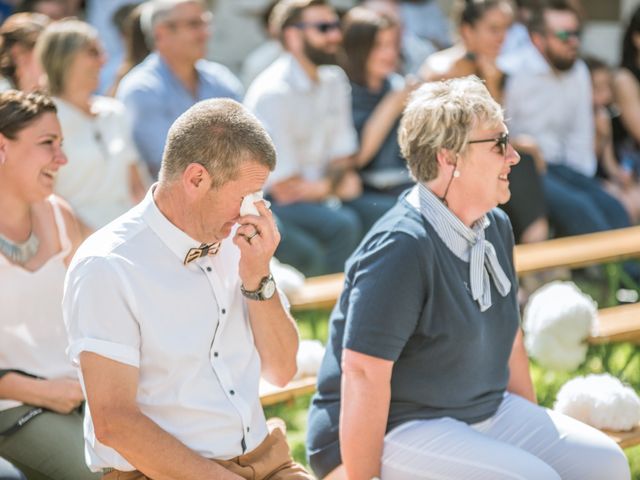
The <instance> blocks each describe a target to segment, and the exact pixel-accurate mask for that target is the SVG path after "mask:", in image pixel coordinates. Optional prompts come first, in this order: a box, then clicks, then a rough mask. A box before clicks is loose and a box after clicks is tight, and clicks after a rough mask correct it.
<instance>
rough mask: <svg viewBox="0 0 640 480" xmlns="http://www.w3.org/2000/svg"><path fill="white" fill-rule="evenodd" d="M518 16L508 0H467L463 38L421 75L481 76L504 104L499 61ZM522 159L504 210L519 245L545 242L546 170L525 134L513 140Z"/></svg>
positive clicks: (434, 57)
mask: <svg viewBox="0 0 640 480" xmlns="http://www.w3.org/2000/svg"><path fill="white" fill-rule="evenodd" d="M512 20H513V9H512V4H511V2H510V1H508V0H468V1H466V2H463V4H462V5H461V10H460V12H459V33H460V42H459V43H458V44H456V45H455V46H453V47H451V48H449V49H447V50H443V51H441V52H437V53H434V54H433V55H431V56H430V57H429V58H427V60H426V62H425V63H424V65H423V68H422V70H421V72H420V74H421V76H422V77H423V78H424V79H425V80H427V81H432V80H443V79H448V78H456V77H464V76H467V75H476V76H477V77H479V78H481V79H482V80H484V81H485V84H486V86H487V88H488V89H489V92H491V95H492V96H493V98H494V99H495V100H496V101H497V102H499V103H502V102H503V96H504V85H505V81H506V76H505V74H504V72H502V71H501V70H500V68H499V67H498V65H497V58H498V55H499V53H500V50H501V48H502V45H503V43H504V40H505V35H506V32H507V28H508V27H509V25H510V24H511V22H512ZM513 143H514V145H515V146H516V149H517V150H518V152H519V153H520V154H521V156H522V158H521V161H520V163H519V164H518V166H517V167H516V168H515V169H514V171H513V172H512V174H511V177H510V182H511V184H512V186H513V188H512V189H511V191H512V197H511V199H510V200H509V202H507V203H506V204H505V205H503V206H502V208H503V209H504V210H505V211H506V212H507V214H508V215H509V219H510V220H511V224H512V226H513V230H514V234H515V237H516V241H517V242H518V243H531V242H539V241H542V240H546V239H547V238H548V236H549V224H548V222H547V218H546V208H545V199H544V192H543V190H542V184H541V181H540V178H539V173H541V172H544V168H545V167H544V161H543V160H542V159H541V158H540V154H539V151H538V150H537V148H536V145H535V142H533V141H531V139H530V138H524V136H523V135H521V136H519V137H518V138H516V139H514V141H513Z"/></svg>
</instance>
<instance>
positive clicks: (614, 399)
mask: <svg viewBox="0 0 640 480" xmlns="http://www.w3.org/2000/svg"><path fill="white" fill-rule="evenodd" d="M553 409H554V410H556V411H558V412H561V413H564V414H565V415H569V416H570V417H573V418H575V419H577V420H580V421H581V422H584V423H587V424H589V425H591V426H593V427H596V428H599V429H603V428H604V429H607V430H615V431H624V430H631V429H632V428H633V427H635V426H636V425H637V424H638V422H640V398H638V395H637V394H636V392H635V391H634V390H633V389H632V388H631V387H628V386H626V385H623V383H622V382H621V381H620V380H618V379H617V378H615V377H612V376H611V375H609V374H600V375H587V376H586V377H577V378H574V379H572V380H569V381H568V382H567V383H565V384H564V385H563V386H562V388H561V389H560V391H559V392H558V395H557V397H556V402H555V404H554V406H553Z"/></svg>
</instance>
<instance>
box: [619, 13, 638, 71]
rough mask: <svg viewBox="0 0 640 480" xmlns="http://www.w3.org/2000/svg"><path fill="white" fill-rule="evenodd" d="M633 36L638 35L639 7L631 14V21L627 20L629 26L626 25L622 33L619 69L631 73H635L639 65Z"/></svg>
mask: <svg viewBox="0 0 640 480" xmlns="http://www.w3.org/2000/svg"><path fill="white" fill-rule="evenodd" d="M634 35H640V7H638V8H637V9H636V11H635V12H633V15H632V16H631V20H629V25H627V29H626V30H625V32H624V37H623V39H622V61H621V62H620V66H621V67H624V68H627V69H629V70H631V71H632V72H637V71H639V70H640V65H638V48H637V47H636V45H635V43H634V42H633V36H634Z"/></svg>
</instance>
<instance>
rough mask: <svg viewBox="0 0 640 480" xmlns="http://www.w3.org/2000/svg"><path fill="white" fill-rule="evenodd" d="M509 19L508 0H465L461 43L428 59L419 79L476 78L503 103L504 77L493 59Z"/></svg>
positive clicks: (462, 10) (460, 16) (502, 41)
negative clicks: (472, 76) (468, 76)
mask: <svg viewBox="0 0 640 480" xmlns="http://www.w3.org/2000/svg"><path fill="white" fill-rule="evenodd" d="M512 20H513V8H512V5H511V2H510V1H509V0H466V1H465V2H463V4H462V7H461V10H460V14H459V33H460V42H459V43H457V44H456V45H454V46H453V47H451V48H448V49H446V50H442V51H440V52H437V53H434V54H433V55H431V56H429V58H427V60H426V61H425V63H424V65H423V66H422V69H421V70H420V76H422V77H423V78H424V79H425V80H427V81H431V80H442V79H447V78H456V77H465V76H467V75H476V76H478V77H479V78H481V79H482V80H484V81H485V84H486V85H487V88H488V89H489V92H491V96H492V97H493V98H494V99H495V100H496V101H497V102H502V95H503V86H504V81H505V78H504V73H503V72H502V71H501V70H500V69H499V68H498V66H497V65H496V59H497V58H498V55H499V54H500V49H501V48H502V44H503V43H504V39H505V35H506V32H507V29H508V28H509V25H511V22H512Z"/></svg>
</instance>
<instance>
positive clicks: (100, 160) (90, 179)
mask: <svg viewBox="0 0 640 480" xmlns="http://www.w3.org/2000/svg"><path fill="white" fill-rule="evenodd" d="M36 52H37V55H38V58H39V60H40V62H41V63H42V65H43V68H44V71H45V73H46V74H47V79H48V87H49V92H50V93H51V95H52V96H53V99H54V101H55V103H56V106H57V107H58V117H59V118H60V124H61V126H62V133H63V135H64V138H65V147H64V151H65V154H66V155H67V158H68V159H69V166H68V168H66V169H64V171H62V172H61V173H60V175H59V176H58V178H57V179H56V186H55V191H56V193H57V194H59V195H60V196H61V197H63V198H65V199H67V200H68V201H69V203H70V204H71V206H72V207H73V209H74V210H75V211H76V212H77V214H78V217H79V218H80V220H81V222H82V229H83V233H84V234H85V235H87V234H89V233H90V232H92V231H94V230H96V229H98V228H100V227H102V226H104V225H106V224H107V223H109V222H110V221H111V220H113V219H115V218H116V217H118V216H120V215H121V214H122V213H124V212H125V211H127V210H128V209H129V208H131V206H133V205H134V204H135V203H137V202H138V201H139V200H140V199H142V197H143V196H144V193H145V187H144V182H143V180H142V177H141V174H140V170H139V169H140V164H139V162H138V153H137V151H136V150H135V147H134V146H133V145H134V144H133V140H132V138H131V126H130V123H129V119H128V117H127V115H126V112H125V109H124V106H123V105H122V103H121V102H120V101H118V100H115V99H113V98H108V97H101V96H95V95H94V94H93V92H94V91H95V90H96V89H97V88H98V83H99V75H100V69H101V68H102V65H103V64H104V54H103V51H102V47H101V46H100V42H99V40H98V35H97V32H96V30H95V29H94V28H93V27H91V26H90V25H89V24H87V23H85V22H82V21H79V20H62V21H59V22H56V23H53V24H51V25H50V26H49V27H47V29H46V30H45V31H44V32H43V34H42V35H41V37H40V39H39V40H38V43H37V45H36Z"/></svg>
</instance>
